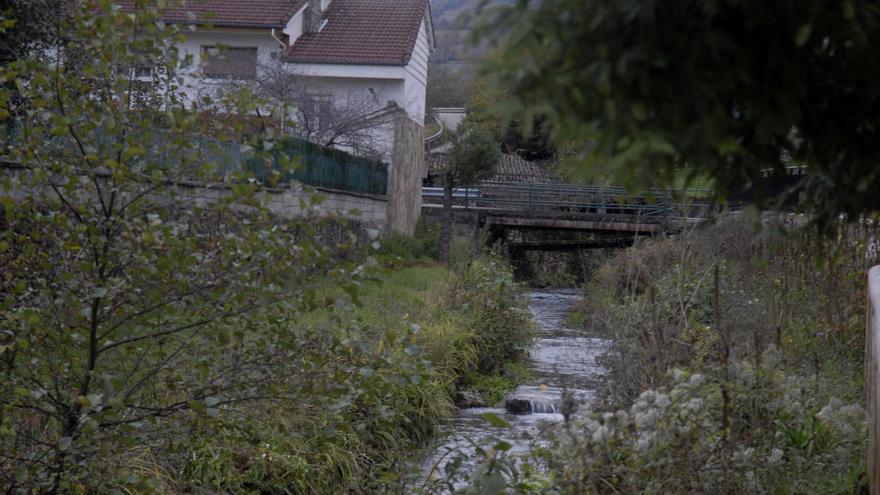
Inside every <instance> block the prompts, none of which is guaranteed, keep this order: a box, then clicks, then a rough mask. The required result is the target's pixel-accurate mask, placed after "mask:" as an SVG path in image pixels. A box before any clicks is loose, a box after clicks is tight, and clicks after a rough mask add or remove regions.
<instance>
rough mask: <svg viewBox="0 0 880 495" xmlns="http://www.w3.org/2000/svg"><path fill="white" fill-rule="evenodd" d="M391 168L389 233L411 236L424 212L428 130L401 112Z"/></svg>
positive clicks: (396, 118)
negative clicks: (425, 143) (426, 134)
mask: <svg viewBox="0 0 880 495" xmlns="http://www.w3.org/2000/svg"><path fill="white" fill-rule="evenodd" d="M393 126H394V143H393V145H392V151H391V163H390V165H389V167H388V211H387V215H388V222H387V223H388V230H389V231H391V232H397V233H401V234H409V235H412V234H413V232H415V229H416V223H418V221H419V216H420V215H421V211H422V178H423V177H424V176H425V151H424V139H425V127H424V126H423V125H421V124H419V123H418V122H416V121H414V120H412V119H410V118H409V116H407V115H406V112H405V111H403V110H402V109H398V110H397V111H396V112H395V114H394V118H393Z"/></svg>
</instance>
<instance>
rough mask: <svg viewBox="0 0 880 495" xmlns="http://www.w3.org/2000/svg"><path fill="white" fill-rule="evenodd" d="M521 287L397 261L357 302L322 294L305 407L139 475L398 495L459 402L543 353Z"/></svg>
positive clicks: (310, 319) (300, 403)
mask: <svg viewBox="0 0 880 495" xmlns="http://www.w3.org/2000/svg"><path fill="white" fill-rule="evenodd" d="M512 277H513V276H512V273H511V271H510V269H509V268H508V267H507V265H506V264H505V263H504V262H503V261H501V260H497V259H494V258H488V257H480V258H477V259H474V260H472V261H471V262H469V263H467V264H465V265H463V266H461V267H459V268H455V269H452V270H450V269H446V268H444V267H441V266H439V265H437V264H435V263H433V262H430V261H424V260H421V261H419V260H411V259H397V260H396V262H395V263H394V264H393V266H389V268H386V269H382V270H379V271H378V272H377V273H376V276H375V277H373V279H372V280H371V281H369V282H367V283H365V284H363V285H362V286H361V287H359V288H357V290H356V291H354V290H353V291H351V293H350V294H346V293H345V291H334V293H327V294H313V297H314V299H315V302H316V308H315V309H314V310H312V311H311V312H308V313H306V314H304V315H303V316H302V317H301V318H299V320H298V321H295V322H289V327H288V329H287V331H292V332H299V333H301V335H302V337H301V339H300V342H301V345H302V346H303V350H304V351H307V352H309V353H310V354H311V358H310V360H309V361H308V362H304V363H302V366H301V371H300V373H301V377H300V378H299V381H300V382H301V383H300V385H301V388H300V393H306V394H307V395H305V396H302V397H300V399H299V400H297V401H296V402H294V403H291V402H290V401H286V402H285V404H286V407H273V406H270V407H265V405H264V407H260V408H251V409H247V410H243V409H240V410H237V411H234V412H233V411H228V412H224V413H221V414H220V415H219V417H216V418H213V419H212V420H211V421H207V422H205V423H204V424H202V426H201V427H200V428H199V429H198V430H197V431H196V432H195V433H194V434H193V437H192V441H191V443H190V448H189V449H187V451H186V452H180V453H179V454H178V455H172V456H168V455H167V454H168V453H163V452H162V451H161V448H160V446H158V445H156V446H153V448H150V449H136V450H135V451H133V452H132V454H133V457H135V458H134V460H133V463H132V464H133V465H134V466H136V467H137V471H138V474H141V475H145V476H147V477H150V478H151V481H150V482H151V483H152V484H153V485H154V486H155V487H157V489H158V491H160V492H162V493H181V492H184V491H186V490H187V489H188V488H187V487H199V489H207V490H210V491H219V492H234V493H309V494H321V493H327V494H331V493H332V494H335V493H355V492H356V493H380V492H384V491H388V490H391V491H393V488H389V487H394V486H396V485H397V484H398V482H399V480H398V479H397V476H398V475H399V473H397V466H398V464H400V463H401V462H402V460H403V459H404V458H405V457H407V456H408V455H409V454H410V453H411V452H412V451H413V450H415V449H416V448H417V447H418V446H419V445H420V444H421V443H422V442H424V441H425V440H426V439H428V438H430V437H431V435H432V434H433V433H434V431H435V427H436V425H437V423H438V421H440V420H441V419H444V418H447V417H449V416H450V415H452V414H453V413H454V411H455V405H454V398H455V393H456V390H458V389H460V388H465V387H467V388H472V387H479V386H480V384H481V383H484V382H492V383H495V382H493V380H494V379H495V378H496V377H501V376H502V375H503V374H504V370H505V368H506V367H508V366H509V365H510V364H511V363H514V362H516V361H517V360H518V359H519V358H520V357H521V356H522V352H523V350H524V349H525V348H527V347H528V345H529V344H530V343H531V326H530V321H529V316H528V314H527V312H525V311H524V309H523V307H524V305H523V304H521V301H520V299H519V298H520V292H519V290H520V289H519V287H518V286H517V284H515V283H514V282H513V278H512ZM336 292H339V294H337V293H336ZM343 295H346V296H348V297H342V296H343ZM324 300H327V302H328V303H330V304H329V305H325V304H317V303H320V302H322V301H324ZM511 329H512V330H511ZM496 381H497V380H496ZM511 385H512V383H511V384H510V385H507V386H511ZM496 386H498V385H497V384H496ZM501 386H502V387H503V386H504V385H501ZM310 391H311V392H310ZM292 404H295V406H294V407H292ZM278 406H281V403H279V404H278ZM160 456H165V457H166V459H167V460H163V461H158V460H156V459H157V458H159V457H160ZM172 473H184V476H179V475H176V474H172Z"/></svg>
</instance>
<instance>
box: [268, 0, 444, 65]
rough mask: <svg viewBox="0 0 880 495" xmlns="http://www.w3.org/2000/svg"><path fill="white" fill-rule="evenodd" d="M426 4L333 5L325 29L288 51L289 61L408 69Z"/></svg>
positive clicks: (372, 1) (390, 0) (395, 0)
mask: <svg viewBox="0 0 880 495" xmlns="http://www.w3.org/2000/svg"><path fill="white" fill-rule="evenodd" d="M427 8H428V0H333V1H332V2H331V3H330V6H329V7H328V9H327V12H325V13H324V19H325V21H326V24H325V25H324V27H323V29H321V30H320V31H318V32H316V33H306V34H303V35H302V36H300V37H299V39H297V40H296V42H295V43H294V44H293V46H291V47H290V48H288V49H287V51H286V52H285V55H284V59H285V60H286V61H288V62H295V63H311V64H363V65H406V64H407V63H409V59H410V56H411V55H412V51H413V47H414V46H415V43H416V39H417V38H418V35H419V27H420V26H421V21H422V18H423V17H424V15H425V12H426V10H427Z"/></svg>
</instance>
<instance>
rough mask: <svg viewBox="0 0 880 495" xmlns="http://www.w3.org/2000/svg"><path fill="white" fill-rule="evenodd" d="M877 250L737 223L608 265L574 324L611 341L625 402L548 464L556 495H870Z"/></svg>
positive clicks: (611, 406)
mask: <svg viewBox="0 0 880 495" xmlns="http://www.w3.org/2000/svg"><path fill="white" fill-rule="evenodd" d="M872 235H873V233H872V232H869V231H868V230H866V229H857V228H847V227H841V230H840V232H839V233H838V235H837V236H836V237H834V238H832V240H822V239H821V238H819V237H817V236H815V235H814V234H813V233H812V232H811V231H809V230H806V229H804V228H795V227H792V226H791V225H786V224H784V223H775V222H770V223H767V224H766V225H765V226H764V228H763V229H762V230H761V231H760V232H756V231H755V230H754V229H753V225H752V224H751V223H748V222H746V221H744V220H741V219H729V220H726V221H723V222H722V223H720V224H719V225H715V226H711V227H707V228H704V229H700V230H697V231H695V232H690V233H686V234H684V235H682V236H680V237H678V238H675V239H666V240H659V241H653V242H646V243H644V244H641V245H639V246H637V247H636V248H634V249H630V250H626V251H623V252H621V253H619V254H618V255H617V256H616V257H615V258H613V259H611V260H610V261H609V262H607V263H605V264H604V265H603V266H602V267H601V268H600V269H599V271H598V272H597V273H596V275H595V276H594V277H593V279H592V281H591V282H590V283H589V284H588V285H587V288H586V291H585V294H586V296H585V299H584V301H585V302H584V305H583V306H582V307H581V308H580V311H579V315H576V316H574V317H572V318H571V319H570V321H573V322H577V321H579V320H580V321H583V322H584V324H585V326H586V327H588V328H590V329H591V330H592V331H595V332H598V333H599V334H601V335H604V336H606V337H607V338H610V339H611V340H613V342H614V344H613V347H612V350H611V352H609V353H608V354H607V355H606V359H605V360H604V361H603V363H604V364H605V365H606V366H607V367H608V368H609V369H610V370H611V373H612V374H611V381H612V383H613V384H614V386H613V387H610V388H608V389H607V393H606V394H605V395H604V397H603V403H602V406H601V407H600V408H598V410H597V412H592V413H589V414H587V415H585V416H584V417H583V418H581V419H578V420H576V421H574V422H572V424H570V425H569V426H568V427H567V428H566V429H565V431H563V432H562V433H561V435H560V438H559V439H558V441H557V446H556V447H555V448H554V449H553V450H552V451H551V452H550V453H549V454H548V455H547V456H546V461H547V462H548V465H549V466H550V478H551V479H552V480H553V483H552V484H553V486H554V487H555V489H556V490H558V491H556V492H554V493H560V492H561V493H571V494H575V493H596V494H603V493H608V494H611V493H644V492H651V493H694V492H701V493H861V492H862V490H864V489H865V483H866V480H865V479H864V459H865V449H866V434H865V431H866V430H865V412H864V409H863V404H864V378H863V363H862V357H863V352H864V319H863V316H864V306H863V305H864V277H863V274H864V270H865V267H866V266H867V265H868V264H869V263H870V261H871V260H869V259H868V258H866V253H867V252H868V251H867V250H866V248H867V247H868V244H869V242H870V240H871V238H872Z"/></svg>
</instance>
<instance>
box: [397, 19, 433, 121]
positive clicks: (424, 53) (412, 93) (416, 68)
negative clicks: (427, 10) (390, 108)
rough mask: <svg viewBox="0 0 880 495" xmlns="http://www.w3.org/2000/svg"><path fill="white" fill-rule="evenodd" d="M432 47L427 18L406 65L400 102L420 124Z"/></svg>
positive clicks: (423, 109) (423, 116) (423, 22)
mask: <svg viewBox="0 0 880 495" xmlns="http://www.w3.org/2000/svg"><path fill="white" fill-rule="evenodd" d="M430 55H431V49H430V45H429V42H428V28H427V25H426V24H425V19H424V18H423V19H422V24H421V26H419V36H418V38H416V44H415V47H414V48H413V53H412V58H411V59H410V61H409V64H407V66H406V67H405V72H406V75H405V79H404V86H405V88H404V94H405V96H404V99H403V101H401V102H398V103H400V105H401V106H402V107H404V108H405V109H406V113H407V114H408V115H409V116H410V118H411V119H413V120H415V121H416V122H418V123H419V124H423V125H424V123H425V96H426V92H427V87H428V57H430Z"/></svg>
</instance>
